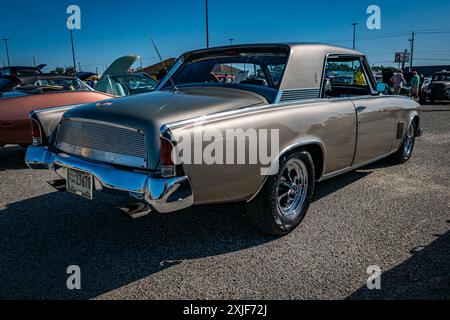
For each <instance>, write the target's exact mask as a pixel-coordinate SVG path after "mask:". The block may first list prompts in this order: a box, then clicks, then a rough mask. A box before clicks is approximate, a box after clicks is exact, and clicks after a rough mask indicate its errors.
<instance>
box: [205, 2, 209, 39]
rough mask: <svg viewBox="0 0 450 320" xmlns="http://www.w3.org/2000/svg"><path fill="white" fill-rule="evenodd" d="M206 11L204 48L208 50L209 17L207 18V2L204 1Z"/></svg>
mask: <svg viewBox="0 0 450 320" xmlns="http://www.w3.org/2000/svg"><path fill="white" fill-rule="evenodd" d="M205 10H206V15H205V16H206V47H207V48H209V17H208V0H205Z"/></svg>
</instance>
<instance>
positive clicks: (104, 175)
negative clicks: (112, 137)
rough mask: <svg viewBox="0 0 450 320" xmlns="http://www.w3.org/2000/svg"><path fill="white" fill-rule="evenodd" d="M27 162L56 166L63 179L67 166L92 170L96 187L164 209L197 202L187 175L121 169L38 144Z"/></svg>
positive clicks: (33, 165) (35, 165) (41, 166)
mask: <svg viewBox="0 0 450 320" xmlns="http://www.w3.org/2000/svg"><path fill="white" fill-rule="evenodd" d="M25 162H26V163H27V165H28V166H29V167H30V168H31V169H50V170H53V171H55V172H56V173H57V174H58V175H59V176H60V177H61V178H63V179H67V168H70V169H75V170H79V171H83V172H86V173H90V174H92V175H93V177H94V189H95V190H98V191H102V190H103V189H104V188H107V189H113V190H119V191H125V192H129V193H131V194H133V195H139V196H141V197H142V198H143V199H144V200H145V201H146V202H147V203H148V204H150V205H151V206H152V207H153V208H154V209H155V210H156V211H158V212H161V213H164V212H173V211H177V210H181V209H185V208H187V207H190V206H191V205H192V204H193V203H194V196H193V194H192V188H191V183H190V181H189V178H188V177H186V176H184V177H174V178H161V177H157V176H155V175H152V174H148V173H144V172H134V171H126V170H120V169H117V168H114V167H113V166H111V165H108V164H103V163H96V162H90V161H86V160H83V159H81V158H77V157H73V156H70V155H68V154H65V153H55V152H52V151H50V150H48V148H47V147H36V146H30V147H28V149H27V153H26V156H25Z"/></svg>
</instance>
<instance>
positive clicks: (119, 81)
mask: <svg viewBox="0 0 450 320" xmlns="http://www.w3.org/2000/svg"><path fill="white" fill-rule="evenodd" d="M157 85H158V82H157V81H156V80H154V79H153V78H151V77H150V76H149V75H147V74H146V73H143V72H127V73H114V74H108V75H104V76H103V78H102V79H100V81H99V82H98V83H97V84H96V85H95V86H94V88H95V89H96V90H100V91H103V92H106V93H109V94H112V95H114V96H117V97H124V96H132V95H135V94H140V93H146V92H151V91H153V90H155V88H156V86H157Z"/></svg>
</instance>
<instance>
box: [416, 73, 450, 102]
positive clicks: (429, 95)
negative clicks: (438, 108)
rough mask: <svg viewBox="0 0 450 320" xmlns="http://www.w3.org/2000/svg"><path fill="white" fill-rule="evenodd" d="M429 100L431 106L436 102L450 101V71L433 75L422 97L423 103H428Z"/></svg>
mask: <svg viewBox="0 0 450 320" xmlns="http://www.w3.org/2000/svg"><path fill="white" fill-rule="evenodd" d="M427 100H429V101H430V103H431V104H434V103H435V102H436V101H449V100H450V71H446V70H442V71H440V72H436V73H435V74H433V76H432V77H431V82H430V83H429V84H428V86H427V87H426V88H425V89H424V90H423V95H422V96H421V103H426V102H427Z"/></svg>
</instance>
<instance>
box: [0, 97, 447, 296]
mask: <svg viewBox="0 0 450 320" xmlns="http://www.w3.org/2000/svg"><path fill="white" fill-rule="evenodd" d="M423 109H424V113H423V115H422V119H423V120H422V124H423V127H424V129H425V133H424V135H423V136H422V137H421V138H420V139H419V140H418V141H417V144H416V148H415V152H414V155H413V158H412V159H411V161H410V162H408V163H406V164H404V165H400V166H391V165H389V164H388V163H387V162H386V161H382V162H379V163H376V164H374V165H371V166H369V167H365V168H363V169H361V170H357V171H355V172H351V173H348V174H346V175H344V176H341V177H337V178H335V179H332V180H330V181H326V182H323V183H321V184H319V186H318V187H317V194H316V199H315V201H314V203H313V204H312V205H311V208H310V210H309V212H308V215H307V217H306V218H305V220H304V222H303V223H302V225H301V226H300V227H299V228H298V229H297V230H295V231H294V232H293V233H292V234H290V235H288V236H286V237H284V238H271V237H263V236H261V235H259V234H257V233H255V232H254V231H252V229H251V228H250V227H249V226H248V225H247V223H246V220H245V217H244V216H243V210H242V206H241V205H224V206H202V207H195V208H191V209H188V210H184V211H182V212H179V213H173V214H166V215H162V214H153V215H150V216H147V217H145V218H142V219H140V220H137V221H132V220H131V219H129V218H128V217H126V216H124V215H122V214H120V213H118V212H117V210H116V209H115V208H116V207H118V206H119V205H121V204H123V203H124V201H125V200H126V198H121V197H113V196H111V195H107V194H99V195H98V196H97V199H96V200H97V201H95V202H91V201H89V200H84V199H81V198H78V197H76V196H74V195H71V194H67V193H58V192H55V191H53V190H52V189H51V188H50V187H49V186H47V184H46V183H45V181H46V180H50V179H52V178H55V175H54V174H53V173H51V172H48V171H33V170H30V169H27V168H26V166H25V165H24V163H23V157H24V151H23V149H20V148H17V147H11V146H10V147H6V148H0V237H1V241H0V254H1V258H0V298H3V299H17V298H38V299H41V298H56V299H95V298H98V299H380V298H381V299H397V298H401V299H405V298H406V299H409V298H411V299H413V298H416V299H422V298H425V299H430V298H445V299H450V152H449V151H450V106H448V105H447V106H426V107H423ZM69 265H78V266H80V268H81V285H82V288H81V290H75V291H70V290H68V289H67V288H66V280H67V277H68V275H67V274H66V269H67V267H68V266H69ZM372 265H378V266H379V267H380V268H381V270H382V272H383V274H382V276H381V290H374V291H369V290H368V289H366V281H367V278H368V276H369V275H368V274H367V268H368V267H369V266H372Z"/></svg>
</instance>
